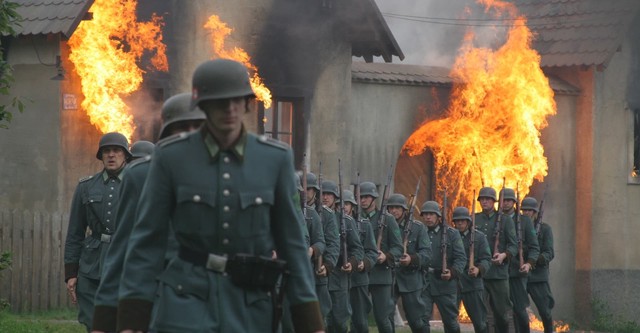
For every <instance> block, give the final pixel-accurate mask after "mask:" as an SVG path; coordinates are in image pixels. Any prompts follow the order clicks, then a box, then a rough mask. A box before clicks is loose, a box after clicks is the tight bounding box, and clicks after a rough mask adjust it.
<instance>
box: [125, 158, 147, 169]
mask: <svg viewBox="0 0 640 333" xmlns="http://www.w3.org/2000/svg"><path fill="white" fill-rule="evenodd" d="M149 161H151V155H147V156H144V157H140V158H138V159H135V160H134V161H133V162H131V163H129V168H133V167H135V166H137V165H140V164H144V163H148V162H149Z"/></svg>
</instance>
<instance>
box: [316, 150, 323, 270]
mask: <svg viewBox="0 0 640 333" xmlns="http://www.w3.org/2000/svg"><path fill="white" fill-rule="evenodd" d="M317 180H318V187H319V188H320V190H319V191H318V193H317V194H316V197H315V200H314V201H315V204H316V212H318V216H320V223H321V224H322V227H324V218H323V217H322V161H320V162H319V163H318V179H317ZM322 265H323V264H322V256H318V258H317V261H316V273H318V272H320V270H321V269H322Z"/></svg>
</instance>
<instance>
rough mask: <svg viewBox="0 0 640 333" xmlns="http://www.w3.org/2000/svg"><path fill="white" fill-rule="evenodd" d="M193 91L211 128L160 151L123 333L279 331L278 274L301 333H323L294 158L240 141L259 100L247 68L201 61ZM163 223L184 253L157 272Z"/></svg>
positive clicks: (276, 145) (139, 223)
mask: <svg viewBox="0 0 640 333" xmlns="http://www.w3.org/2000/svg"><path fill="white" fill-rule="evenodd" d="M192 91H193V94H192V105H193V106H199V107H200V109H202V110H203V111H204V112H205V114H206V116H207V120H206V122H205V125H204V126H203V127H202V129H201V130H200V131H196V132H193V133H191V134H189V135H180V136H177V137H175V138H174V139H172V140H165V141H163V142H162V143H160V144H158V146H157V147H156V150H155V152H154V156H153V159H152V161H151V166H150V169H149V175H148V176H147V182H146V184H145V187H144V189H143V192H142V194H141V197H140V203H139V205H138V213H137V218H136V224H135V225H134V229H133V231H132V234H131V240H130V243H129V249H128V250H127V256H126V261H125V264H124V271H123V275H122V285H121V287H120V301H119V304H118V331H122V330H124V331H125V332H132V331H148V330H149V327H151V328H152V329H153V330H155V331H160V332H163V331H164V332H271V331H274V330H275V329H276V328H277V326H278V321H279V318H278V313H277V311H276V309H277V307H276V306H274V305H273V303H272V301H273V300H274V299H272V297H276V299H275V300H278V299H277V297H278V295H277V294H276V293H275V291H276V290H275V286H276V282H277V281H278V279H279V278H280V276H281V273H283V272H284V269H285V268H286V271H287V274H286V275H285V276H284V279H285V281H284V282H283V283H284V285H285V286H286V287H285V288H284V289H285V292H286V297H287V298H288V300H289V302H290V304H291V313H292V318H293V322H294V323H293V324H294V328H295V330H296V332H319V331H322V330H323V326H322V318H321V316H320V310H319V305H318V301H317V298H316V295H315V291H314V286H313V275H312V274H313V273H312V270H311V265H310V263H309V258H308V256H307V246H306V244H305V242H304V236H303V230H302V228H303V227H304V226H303V220H302V219H303V217H302V212H301V210H300V208H299V207H300V206H299V204H300V202H299V200H300V196H299V194H298V192H297V190H296V184H295V176H294V175H295V173H294V169H293V156H292V152H291V149H290V148H289V147H288V146H287V145H285V144H282V143H280V142H278V141H275V140H271V139H267V138H266V137H257V136H255V135H253V134H250V133H247V132H246V130H245V128H244V125H243V123H242V119H243V116H244V113H245V112H248V111H250V110H252V109H254V108H255V99H254V98H255V95H254V93H253V91H252V89H251V86H250V83H249V76H248V73H247V69H246V68H245V67H244V66H243V65H242V64H240V63H238V62H235V61H231V60H224V59H218V60H212V61H207V62H205V63H203V64H201V65H200V66H198V67H197V68H196V70H195V72H194V75H193V80H192ZM170 223H171V226H172V229H173V230H174V232H175V236H176V239H177V241H178V243H179V245H180V249H179V252H178V257H177V258H175V259H174V260H172V261H171V262H170V263H169V264H168V266H167V267H166V268H165V269H164V270H163V266H164V251H165V248H166V243H167V236H168V233H169V224H170ZM274 250H275V251H276V252H277V256H278V258H279V259H278V260H274V259H271V257H272V251H274ZM156 278H157V280H158V282H159V284H158V283H157V282H156ZM156 291H157V294H158V298H157V299H155V295H156ZM154 300H155V302H154ZM152 307H155V309H154V311H153V314H154V315H153V318H152V316H151V313H152ZM149 323H151V324H150V325H149Z"/></svg>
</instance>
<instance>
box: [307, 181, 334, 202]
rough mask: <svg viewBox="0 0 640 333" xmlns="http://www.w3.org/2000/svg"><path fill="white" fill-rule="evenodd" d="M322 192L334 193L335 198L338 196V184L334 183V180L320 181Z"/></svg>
mask: <svg viewBox="0 0 640 333" xmlns="http://www.w3.org/2000/svg"><path fill="white" fill-rule="evenodd" d="M307 186H309V185H307ZM324 193H331V194H333V195H335V196H336V198H340V192H338V185H336V182H334V181H331V180H323V181H322V194H324Z"/></svg>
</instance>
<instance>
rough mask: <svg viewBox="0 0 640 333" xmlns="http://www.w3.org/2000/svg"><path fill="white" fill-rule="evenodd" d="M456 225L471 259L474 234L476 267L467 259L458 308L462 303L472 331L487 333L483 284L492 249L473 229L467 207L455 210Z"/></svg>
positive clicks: (454, 221)
mask: <svg viewBox="0 0 640 333" xmlns="http://www.w3.org/2000/svg"><path fill="white" fill-rule="evenodd" d="M453 223H454V224H455V226H456V229H458V231H459V232H460V235H461V236H462V244H463V245H464V250H465V253H466V254H467V258H470V253H471V236H472V233H474V235H473V265H472V266H469V263H470V260H471V259H468V260H469V261H467V265H466V266H465V272H463V273H462V274H460V276H458V289H459V293H458V308H459V307H460V302H461V301H462V302H463V303H464V308H465V309H466V310H467V314H468V315H469V318H471V322H472V323H473V330H474V331H475V332H477V333H488V330H487V307H486V306H485V304H484V295H483V294H484V283H483V282H482V276H483V275H484V274H486V272H487V270H488V269H489V266H490V265H491V250H490V249H489V243H488V242H487V236H485V234H483V233H482V232H480V231H478V230H471V216H469V209H467V208H466V207H456V208H455V209H454V210H453Z"/></svg>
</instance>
